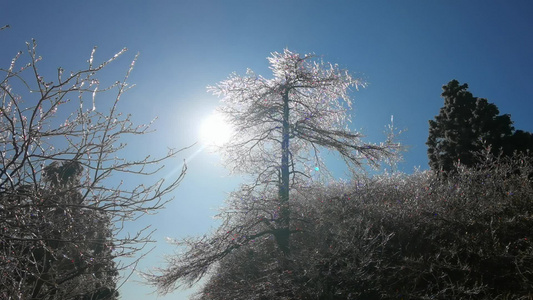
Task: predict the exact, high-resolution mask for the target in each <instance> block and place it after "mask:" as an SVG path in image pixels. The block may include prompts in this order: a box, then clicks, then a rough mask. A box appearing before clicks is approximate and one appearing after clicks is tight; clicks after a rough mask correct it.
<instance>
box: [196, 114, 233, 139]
mask: <svg viewBox="0 0 533 300" xmlns="http://www.w3.org/2000/svg"><path fill="white" fill-rule="evenodd" d="M232 133H233V130H232V128H231V126H230V125H229V124H228V122H227V121H226V120H225V119H224V117H223V116H222V115H221V114H219V113H217V112H213V113H211V115H209V116H208V117H207V118H205V119H204V120H203V122H202V124H201V125H200V140H201V142H202V144H204V145H206V146H222V145H223V144H224V143H226V142H227V141H229V139H230V138H231V135H232Z"/></svg>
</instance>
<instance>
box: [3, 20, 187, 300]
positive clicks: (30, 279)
mask: <svg viewBox="0 0 533 300" xmlns="http://www.w3.org/2000/svg"><path fill="white" fill-rule="evenodd" d="M3 28H7V27H3ZM36 49H37V44H36V42H35V41H33V42H31V43H27V50H28V51H27V53H26V54H25V53H23V52H19V53H18V54H17V55H16V56H15V57H14V58H13V59H12V60H11V63H10V65H9V67H8V68H5V69H4V68H1V69H0V72H1V73H2V74H3V76H2V78H1V79H0V101H1V105H0V161H1V168H0V238H1V243H0V269H1V270H2V275H1V276H0V298H2V299H91V300H94V299H115V298H116V297H117V292H116V290H117V289H118V286H119V285H120V282H118V272H119V271H121V270H128V269H131V268H134V267H135V266H136V264H137V262H138V260H139V259H140V258H141V257H142V256H143V255H145V254H146V250H147V249H145V246H146V244H147V243H149V242H151V238H150V236H151V229H149V228H148V227H146V228H144V229H142V230H140V231H138V232H127V230H125V225H126V224H127V222H129V221H135V220H137V219H138V218H139V217H141V216H142V215H144V214H146V213H154V212H156V211H157V210H159V209H160V208H162V207H163V205H164V204H165V203H166V202H167V201H169V200H170V198H167V197H166V196H168V194H169V193H170V192H171V191H173V190H174V189H175V188H176V187H177V186H178V184H179V183H180V181H181V179H182V178H183V176H184V174H185V171H186V168H185V166H183V168H182V170H181V173H180V174H179V175H178V176H176V178H174V179H169V180H166V181H165V180H163V179H161V180H154V181H153V182H152V183H150V180H147V179H146V178H143V182H144V183H143V184H138V185H137V184H135V183H134V182H135V178H136V176H137V175H138V176H143V175H145V176H150V177H153V176H154V175H155V174H156V173H158V172H159V171H161V169H162V168H163V165H162V163H164V162H166V161H168V160H169V159H171V158H173V157H176V154H177V153H178V152H179V151H180V150H177V151H176V150H170V151H169V152H168V153H167V154H166V155H164V156H163V157H159V158H152V157H150V156H147V157H145V158H142V159H139V160H129V159H126V158H124V155H125V152H124V151H123V149H124V148H125V147H126V144H125V141H124V137H126V136H130V135H142V134H145V133H146V132H147V130H148V128H149V125H142V126H135V125H134V124H133V123H132V121H131V117H130V116H129V115H126V116H124V115H122V114H121V113H120V112H119V107H118V106H119V100H120V101H123V100H121V99H122V96H123V94H124V93H125V92H126V91H127V90H128V89H129V88H130V87H131V86H130V85H129V84H128V82H127V80H128V76H129V74H130V72H131V70H132V68H133V66H134V63H135V61H136V59H137V57H135V59H134V60H133V62H132V63H131V66H130V68H129V70H128V71H127V73H126V75H125V77H124V79H123V80H122V81H116V82H115V83H113V84H111V85H109V86H107V87H104V86H102V85H103V84H101V83H100V79H99V78H98V77H97V75H100V74H101V73H102V72H101V71H102V70H103V69H104V68H105V67H107V66H108V65H109V64H110V63H112V62H113V61H114V60H116V59H117V58H118V57H119V56H121V55H122V54H123V53H124V52H125V51H126V49H123V50H121V51H120V52H119V53H117V54H116V55H115V56H113V57H112V58H111V59H109V60H107V61H105V62H103V63H101V64H95V63H94V54H95V50H96V48H95V49H93V51H92V53H91V55H90V57H89V60H88V66H87V68H86V69H84V70H81V71H77V72H71V73H66V74H65V72H64V70H63V69H62V68H59V69H58V70H57V76H56V77H55V78H54V79H53V80H50V79H48V78H45V77H44V76H42V73H41V71H40V70H39V68H38V65H39V61H40V60H41V58H40V57H39V56H38V55H37V52H36ZM23 60H27V61H26V62H21V61H23ZM45 74H46V72H45ZM102 82H103V80H102ZM102 93H103V94H102ZM112 93H115V94H114V96H112V97H111V99H110V100H111V101H100V100H99V99H100V98H101V97H100V95H101V94H102V95H101V96H102V97H103V98H109V97H108V96H109V95H110V94H112ZM97 98H98V99H97ZM158 174H159V173H158ZM111 177H114V178H111ZM116 178H120V179H124V178H127V179H126V180H128V183H124V182H120V181H118V180H116ZM122 257H134V258H136V259H134V261H133V262H132V263H131V265H130V264H129V263H128V265H126V264H125V263H124V261H121V260H120V258H122ZM127 275H128V274H127V273H126V275H125V276H127ZM117 282H118V283H117ZM117 285H118V286H117Z"/></svg>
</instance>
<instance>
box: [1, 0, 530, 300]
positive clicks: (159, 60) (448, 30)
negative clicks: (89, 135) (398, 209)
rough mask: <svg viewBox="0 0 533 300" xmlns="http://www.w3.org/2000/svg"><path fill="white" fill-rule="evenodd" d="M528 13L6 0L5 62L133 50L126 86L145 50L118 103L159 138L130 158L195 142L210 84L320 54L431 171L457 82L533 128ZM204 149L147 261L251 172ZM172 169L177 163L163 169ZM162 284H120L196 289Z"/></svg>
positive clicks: (191, 159) (373, 123)
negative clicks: (242, 173) (348, 76)
mask: <svg viewBox="0 0 533 300" xmlns="http://www.w3.org/2000/svg"><path fill="white" fill-rule="evenodd" d="M531 16H533V2H531V1H529V0H513V1H504V0H501V1H496V0H494V1H486V0H480V1H478V0H468V1H466V0H446V1H437V0H434V1H400V0H395V1H392V0H390V1H380V0H376V1H362V0H361V1H360V0H336V1H325V0H324V1H312V0H284V1H281V0H279V1H265V0H262V1H259V0H241V1H234V0H212V1H203V0H194V1H193V0H189V1H185V0H157V1H146V0H145V1H136V0H129V1H125V0H123V1H119V0H116V1H102V0H93V1H72V0H69V1H24V0H16V1H15V0H13V1H9V0H1V1H0V26H3V25H5V24H9V25H10V26H11V28H10V29H9V30H4V31H2V32H0V45H1V46H0V64H1V66H3V67H6V66H8V65H9V63H10V61H11V58H12V57H13V56H14V55H15V54H16V52H17V51H19V50H24V49H25V44H24V42H25V41H29V40H31V39H32V38H35V39H36V40H37V42H38V44H39V46H38V49H39V53H40V55H41V56H43V61H42V63H41V68H42V69H43V70H45V69H46V70H49V72H52V73H53V72H55V70H56V69H57V67H59V66H61V67H63V68H64V69H65V70H67V71H70V70H77V69H80V68H82V67H84V66H85V65H86V60H87V59H88V57H89V54H90V52H91V50H92V48H93V46H98V50H97V55H96V58H95V60H97V61H103V60H105V59H107V58H109V57H111V56H112V55H113V54H114V53H116V52H118V51H119V50H120V49H122V48H123V47H127V48H128V49H129V51H128V52H127V54H126V55H124V57H122V58H121V59H120V60H119V61H118V62H117V63H116V64H114V65H113V66H111V67H110V75H109V76H115V78H114V79H116V80H118V79H121V77H120V76H121V75H122V73H121V72H125V71H126V69H127V66H128V65H129V63H130V61H131V60H132V59H133V57H134V55H135V54H136V53H140V57H139V61H138V63H137V65H136V67H135V69H134V72H133V74H132V76H131V78H130V81H131V82H133V83H136V84H137V86H136V87H135V88H134V89H133V90H131V91H130V92H128V94H126V96H125V97H124V98H123V99H124V100H123V102H122V103H121V104H122V106H121V107H120V109H121V110H122V111H124V112H128V113H132V115H133V119H134V120H135V121H136V122H137V123H144V122H147V121H149V120H151V119H152V118H154V117H156V116H158V117H159V119H158V121H157V122H156V123H155V125H154V127H153V128H154V129H156V130H157V131H156V132H155V133H154V134H151V135H150V136H147V137H142V138H141V139H140V140H134V141H131V142H130V144H131V145H132V148H131V149H132V153H139V154H147V153H148V154H151V153H155V154H158V153H164V152H165V151H166V149H167V147H184V146H188V145H190V144H192V143H193V142H195V141H196V140H198V128H199V126H200V123H201V121H202V120H203V119H204V118H205V117H206V116H207V115H208V114H209V113H210V112H211V111H212V109H213V108H215V107H216V105H217V102H218V99H217V98H216V97H214V96H212V95H209V94H207V93H206V89H205V87H206V86H207V85H212V84H216V83H217V82H218V81H221V80H223V79H225V78H227V76H228V75H229V74H230V73H231V72H233V71H235V72H237V73H240V74H244V72H245V71H246V68H251V69H253V70H254V71H256V73H258V74H261V75H263V76H265V77H270V73H269V69H268V64H267V60H266V57H267V56H269V55H270V53H271V52H273V51H278V52H279V51H283V48H285V47H288V48H289V49H290V50H291V51H295V52H300V53H309V52H313V53H315V54H317V55H321V56H323V58H324V60H325V61H330V62H333V63H338V64H339V65H340V66H341V67H343V68H346V69H349V70H350V71H351V72H352V73H353V74H355V75H358V76H361V77H362V78H364V79H365V80H366V81H367V82H368V83H369V85H368V87H367V88H366V89H364V90H361V91H359V92H354V93H353V99H354V111H353V127H354V129H362V131H363V132H364V133H365V134H366V135H367V136H368V140H369V141H375V142H377V141H380V140H383V138H384V136H383V131H384V130H385V126H386V125H387V124H388V123H389V122H390V117H391V115H394V121H395V125H396V127H398V128H399V129H407V131H406V132H405V133H404V134H403V135H402V136H401V142H402V143H403V144H405V145H407V146H409V147H410V148H409V151H408V152H407V153H406V154H405V161H404V163H403V164H402V165H401V166H400V167H401V170H403V171H405V172H411V171H412V170H413V168H414V167H416V166H420V167H421V168H422V169H427V168H428V167H427V162H428V160H427V155H426V145H425V142H426V139H427V136H428V120H430V119H432V118H433V117H434V116H435V115H437V114H438V112H439V108H440V107H441V106H442V105H443V100H442V99H441V98H440V93H441V86H442V85H444V84H446V83H447V82H449V81H450V80H452V79H457V80H459V81H460V82H461V83H464V82H466V83H468V84H469V86H470V91H471V92H472V93H473V94H474V96H478V97H484V98H487V99H488V100H489V102H493V103H495V104H496V105H497V106H498V107H499V109H500V113H508V114H511V118H512V120H513V121H514V122H515V124H514V125H515V127H516V128H517V129H523V130H527V131H533V121H531V118H530V115H531V113H532V112H533V102H532V101H533V89H532V88H531V85H532V82H533V18H532V17H531ZM121 101H122V100H121ZM199 148H200V147H195V148H193V149H191V150H190V151H188V152H184V153H183V155H182V158H183V159H188V167H189V173H188V174H187V176H186V178H185V180H184V181H183V183H182V185H181V186H180V187H179V188H178V189H177V190H176V191H175V192H174V196H175V200H174V201H173V202H172V203H170V204H169V205H167V208H166V209H165V210H163V211H161V212H160V213H159V214H158V215H157V216H155V217H148V218H143V219H141V220H140V221H139V222H144V223H143V224H141V225H146V224H152V226H153V228H155V229H157V233H156V234H155V235H154V237H155V238H156V239H157V244H156V246H157V248H156V250H154V251H153V252H152V253H150V255H149V257H148V258H147V259H146V260H145V261H144V262H143V264H142V265H141V266H140V267H141V268H142V269H146V268H149V267H151V266H155V265H157V264H159V263H161V262H162V258H161V256H162V255H163V254H172V251H173V249H172V248H170V247H168V246H167V245H166V242H165V237H167V236H168V237H175V238H179V237H183V236H186V235H197V234H202V233H205V232H207V231H208V230H209V228H210V227H211V226H213V224H214V223H213V220H212V216H213V215H214V214H215V213H216V208H217V207H219V206H221V205H222V204H223V201H224V198H225V195H226V194H225V193H226V192H230V191H232V190H233V189H234V188H235V187H236V185H237V184H238V182H239V180H240V179H239V178H237V177H227V176H226V174H227V172H226V171H225V170H224V169H223V168H222V167H220V165H218V156H217V155H214V154H209V153H206V152H205V151H199ZM333 164H335V162H333ZM334 167H335V166H334ZM172 168H180V166H179V164H178V163H177V164H176V166H169V169H168V170H167V171H166V172H167V173H168V172H171V171H172ZM151 291H153V289H152V288H151V287H146V286H142V285H140V284H138V283H136V282H133V281H132V282H128V283H126V284H125V285H124V286H123V287H122V288H121V290H120V292H121V294H122V296H123V297H122V299H128V300H141V299H177V300H180V299H186V295H187V293H190V291H185V292H181V291H177V292H175V293H173V294H170V295H167V296H165V297H156V295H146V294H147V293H150V292H151Z"/></svg>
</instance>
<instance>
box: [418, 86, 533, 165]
mask: <svg viewBox="0 0 533 300" xmlns="http://www.w3.org/2000/svg"><path fill="white" fill-rule="evenodd" d="M442 89H443V92H442V97H443V98H444V106H443V107H442V108H441V109H440V113H439V115H437V116H435V120H430V121H429V137H428V140H427V143H426V144H427V145H428V157H429V165H430V167H431V169H432V170H434V171H441V172H443V173H447V172H450V171H454V170H455V168H456V165H457V164H461V165H465V166H468V167H473V166H475V165H476V164H477V163H479V161H478V160H476V153H478V152H480V151H483V150H484V149H485V148H490V149H491V152H492V153H493V154H495V155H498V154H503V155H505V156H512V155H513V154H514V152H515V151H519V152H526V151H528V150H529V151H533V135H532V134H531V133H529V132H524V131H521V130H516V131H515V129H514V127H513V126H512V124H513V122H512V121H511V116H510V115H508V114H504V115H499V113H500V112H499V110H498V107H497V106H496V105H495V104H493V103H489V102H488V101H487V100H486V99H483V98H477V97H474V96H473V95H472V93H470V92H469V91H468V84H466V83H465V84H459V82H458V81H457V80H452V81H450V82H449V83H448V84H447V85H445V86H443V87H442Z"/></svg>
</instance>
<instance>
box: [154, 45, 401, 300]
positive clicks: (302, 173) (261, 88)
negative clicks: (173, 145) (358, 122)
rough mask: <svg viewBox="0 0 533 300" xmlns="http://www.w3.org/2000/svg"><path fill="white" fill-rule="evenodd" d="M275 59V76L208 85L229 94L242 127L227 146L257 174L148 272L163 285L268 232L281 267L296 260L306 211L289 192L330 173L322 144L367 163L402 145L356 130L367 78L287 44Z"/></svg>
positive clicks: (351, 161) (227, 155) (233, 116)
mask: <svg viewBox="0 0 533 300" xmlns="http://www.w3.org/2000/svg"><path fill="white" fill-rule="evenodd" d="M268 60H269V62H270V68H271V69H272V72H273V74H274V77H273V78H272V79H266V78H264V77H262V76H259V75H256V74H255V73H254V72H253V71H251V70H248V71H247V73H246V75H245V76H238V75H236V74H232V75H231V76H230V77H229V78H228V79H227V80H224V81H222V82H220V83H219V84H218V85H217V86H213V87H208V90H209V91H211V92H213V93H214V94H215V95H218V96H221V97H222V106H221V107H220V112H221V113H222V114H223V115H225V116H226V118H227V120H228V122H229V123H230V124H231V125H232V126H233V127H234V129H235V132H234V134H233V137H232V138H231V139H230V142H228V143H227V144H225V145H222V146H221V147H220V150H221V151H222V155H223V158H224V161H225V163H226V164H227V166H228V167H229V168H230V169H231V170H232V171H233V172H235V173H245V174H250V175H251V176H252V177H253V178H255V179H254V181H253V182H252V183H251V184H244V185H242V187H241V189H240V190H239V191H237V192H235V193H233V194H232V195H231V196H230V198H229V203H228V207H227V208H226V209H225V210H223V211H222V212H221V213H220V218H221V219H222V222H223V223H222V225H221V226H220V227H219V229H218V230H217V231H216V232H214V233H213V234H212V235H205V236H203V237H201V238H198V239H195V238H190V239H185V240H182V241H177V242H176V243H177V244H178V245H180V246H185V247H186V249H187V250H186V251H185V252H184V253H183V254H181V255H179V256H176V257H171V258H169V266H168V268H167V269H164V270H159V272H160V274H149V275H147V278H148V280H149V282H151V283H152V284H154V285H156V286H157V287H158V288H159V291H161V292H163V293H165V292H168V291H170V290H172V289H174V288H175V287H179V286H181V285H182V284H185V285H192V284H193V283H194V282H196V281H197V280H199V279H200V278H202V277H203V276H204V275H205V274H206V273H207V272H208V270H209V269H210V267H211V266H213V265H215V264H216V263H217V262H218V261H220V260H221V259H222V258H224V257H226V256H227V255H228V254H229V253H231V252H232V251H233V250H234V249H236V248H239V247H241V246H243V245H247V244H248V243H250V242H252V241H254V242H256V241H260V240H262V239H265V238H266V239H269V238H272V237H273V238H274V239H275V241H276V245H277V250H278V251H280V255H281V256H280V257H281V258H280V260H281V261H284V263H283V264H282V265H283V266H282V268H290V260H291V246H290V240H291V238H290V237H291V234H292V233H294V232H297V231H298V229H297V228H295V226H294V224H296V223H295V221H296V220H295V218H300V217H299V216H298V212H297V211H296V210H295V209H293V206H294V205H295V203H292V202H291V198H290V194H291V193H297V192H298V190H299V189H301V187H302V186H304V185H305V184H306V181H308V180H309V179H310V178H311V174H312V172H326V173H327V169H326V167H325V165H324V163H323V162H322V160H321V159H320V157H321V154H320V151H321V150H322V151H323V150H333V151H336V152H338V153H339V154H340V155H341V157H342V158H343V159H344V160H345V161H346V163H347V164H348V165H349V166H350V167H351V169H353V170H355V168H356V167H359V166H361V165H362V164H365V163H370V164H372V165H377V164H378V162H379V161H380V159H382V158H385V157H389V158H390V157H393V156H395V152H396V150H398V145H397V144H395V143H394V142H393V141H392V139H388V140H387V141H386V142H384V143H382V144H368V143H364V142H362V140H361V138H362V135H361V134H360V133H359V132H353V131H351V130H349V128H348V126H347V125H348V122H349V120H348V117H347V112H348V110H349V109H350V108H351V100H350V97H349V89H350V87H355V88H358V87H360V86H363V85H364V84H363V82H361V81H360V80H358V79H355V78H353V77H352V76H351V75H350V74H349V73H348V71H346V70H342V69H340V68H339V67H338V66H337V65H332V64H329V63H325V62H323V61H321V60H319V59H317V57H315V56H314V55H303V56H302V55H300V54H297V53H293V52H291V51H289V50H287V49H285V50H284V51H283V53H277V52H275V53H272V56H271V57H269V58H268Z"/></svg>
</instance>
